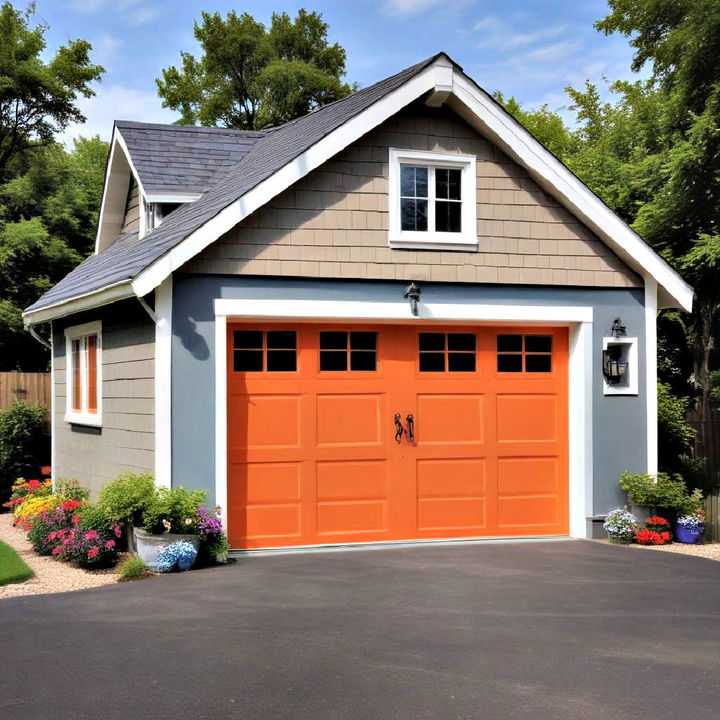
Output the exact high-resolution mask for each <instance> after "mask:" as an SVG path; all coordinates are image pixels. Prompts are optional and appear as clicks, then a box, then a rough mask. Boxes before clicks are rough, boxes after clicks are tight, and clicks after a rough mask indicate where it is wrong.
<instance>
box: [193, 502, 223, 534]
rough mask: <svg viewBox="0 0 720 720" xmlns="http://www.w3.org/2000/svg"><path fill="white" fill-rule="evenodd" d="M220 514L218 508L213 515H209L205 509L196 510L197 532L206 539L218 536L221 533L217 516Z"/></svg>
mask: <svg viewBox="0 0 720 720" xmlns="http://www.w3.org/2000/svg"><path fill="white" fill-rule="evenodd" d="M219 513H220V508H219V507H216V508H215V514H211V513H210V512H209V511H208V509H207V508H206V507H204V506H203V507H201V508H198V511H197V517H198V530H199V532H200V534H201V535H203V536H204V537H208V536H210V535H219V534H220V533H222V531H223V529H222V522H220V518H219V517H217V515H218V514H219Z"/></svg>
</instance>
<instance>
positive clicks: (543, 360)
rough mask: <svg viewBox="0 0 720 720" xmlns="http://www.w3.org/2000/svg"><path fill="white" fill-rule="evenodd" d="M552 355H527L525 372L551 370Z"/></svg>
mask: <svg viewBox="0 0 720 720" xmlns="http://www.w3.org/2000/svg"><path fill="white" fill-rule="evenodd" d="M551 371H552V355H526V356H525V372H551Z"/></svg>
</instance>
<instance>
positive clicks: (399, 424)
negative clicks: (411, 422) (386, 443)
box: [395, 413, 405, 444]
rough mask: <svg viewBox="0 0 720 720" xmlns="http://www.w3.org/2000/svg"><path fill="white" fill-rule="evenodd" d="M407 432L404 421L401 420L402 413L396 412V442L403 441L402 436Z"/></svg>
mask: <svg viewBox="0 0 720 720" xmlns="http://www.w3.org/2000/svg"><path fill="white" fill-rule="evenodd" d="M404 432H405V430H404V428H403V426H402V421H401V420H400V413H395V442H396V443H398V444H399V443H401V442H402V436H403V433H404Z"/></svg>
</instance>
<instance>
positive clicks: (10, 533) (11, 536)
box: [0, 513, 118, 599]
mask: <svg viewBox="0 0 720 720" xmlns="http://www.w3.org/2000/svg"><path fill="white" fill-rule="evenodd" d="M0 540H3V541H4V542H6V543H7V544H8V545H10V546H11V547H13V548H14V549H15V550H17V552H18V554H19V555H20V557H21V558H22V559H23V560H24V561H25V562H26V563H27V564H28V566H29V567H30V569H31V570H32V571H33V572H34V573H35V577H34V578H30V580H26V581H25V582H23V583H13V584H11V585H3V586H0V599H3V598H12V597H19V596H21V595H45V594H47V593H61V592H69V591H71V590H86V589H87V588H93V587H99V586H101V585H112V584H113V583H116V582H117V579H118V575H117V573H116V571H115V570H114V569H112V568H111V569H109V570H92V571H89V570H82V569H81V568H77V567H74V566H73V565H70V564H69V563H66V562H62V561H61V560H56V559H55V558H51V557H47V556H42V555H38V554H37V553H36V552H35V551H34V550H33V549H32V545H30V543H29V542H28V539H27V537H26V535H25V533H24V532H23V531H22V530H18V529H17V528H14V527H13V525H12V514H11V513H3V514H2V515H0Z"/></svg>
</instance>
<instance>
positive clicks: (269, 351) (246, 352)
mask: <svg viewBox="0 0 720 720" xmlns="http://www.w3.org/2000/svg"><path fill="white" fill-rule="evenodd" d="M233 368H234V370H235V372H263V371H267V372H295V371H296V370H297V334H296V333H295V331H294V330H268V331H267V332H265V331H263V330H235V331H234V332H233Z"/></svg>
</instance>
